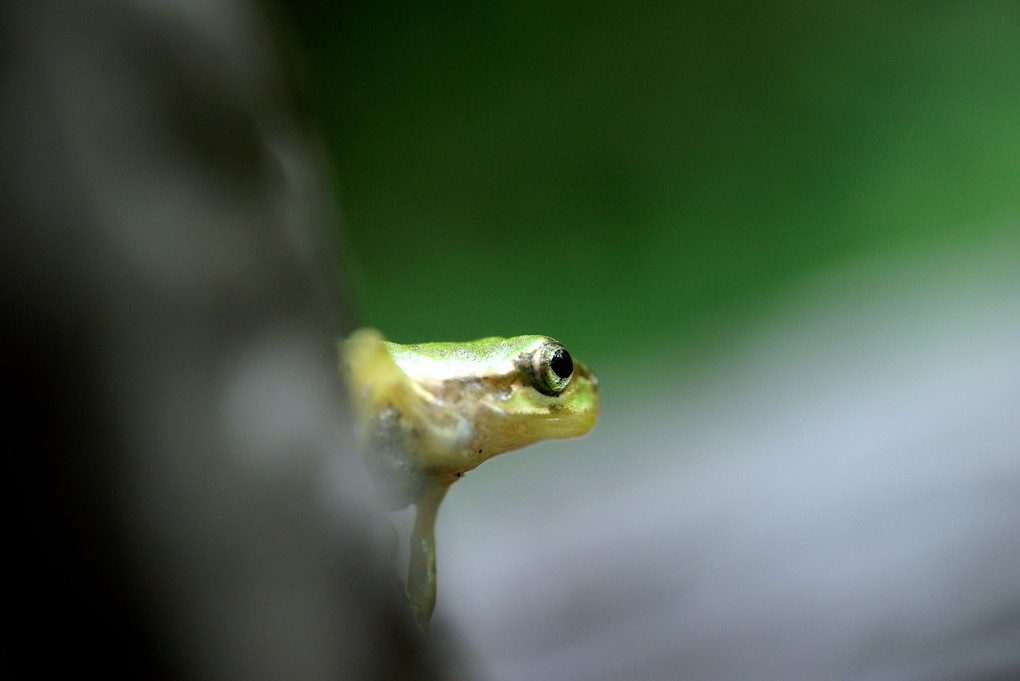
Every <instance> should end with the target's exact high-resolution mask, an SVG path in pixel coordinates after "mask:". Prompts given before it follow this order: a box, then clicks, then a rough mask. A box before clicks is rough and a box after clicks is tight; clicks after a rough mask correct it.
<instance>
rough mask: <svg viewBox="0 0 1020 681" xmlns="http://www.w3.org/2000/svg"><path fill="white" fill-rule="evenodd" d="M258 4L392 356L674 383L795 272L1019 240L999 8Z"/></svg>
mask: <svg viewBox="0 0 1020 681" xmlns="http://www.w3.org/2000/svg"><path fill="white" fill-rule="evenodd" d="M277 4H278V7H277V10H278V12H277V15H278V17H279V18H280V20H281V24H282V26H283V28H284V33H285V35H287V36H289V38H290V39H291V41H292V42H293V43H294V45H293V47H295V52H296V53H297V54H298V56H299V59H298V70H299V76H300V80H301V82H302V83H303V84H304V86H305V87H307V92H306V95H307V100H308V104H309V105H310V109H311V111H312V114H313V117H314V119H315V123H316V125H317V126H318V127H319V128H320V129H321V131H322V133H323V135H324V137H325V142H326V144H327V146H328V148H329V151H330V153H331V156H332V161H333V163H334V164H335V177H336V185H337V190H338V195H339V197H340V203H341V210H342V213H343V218H344V229H345V231H344V234H343V240H344V243H345V247H346V249H347V256H348V263H349V266H350V268H351V275H352V279H353V283H354V288H355V293H356V296H357V300H358V305H359V309H360V316H361V319H360V320H358V321H359V322H360V323H363V324H369V325H373V326H376V327H378V328H380V329H382V330H383V331H384V333H386V334H387V335H388V336H389V337H391V338H392V339H394V340H397V341H401V342H412V341H419V340H426V339H450V340H463V339H468V338H474V337H478V336H484V335H493V334H495V335H513V334H518V333H536V332H537V333H547V334H549V335H553V336H555V337H557V338H559V339H561V340H562V341H564V342H565V343H566V344H567V345H568V347H570V348H571V349H572V351H573V352H574V353H575V355H576V356H578V357H581V358H583V359H584V360H586V361H588V362H589V363H590V364H592V365H593V366H594V367H596V368H599V367H608V366H612V365H615V364H616V363H617V360H624V361H625V360H631V361H629V362H626V363H627V364H630V365H632V366H640V365H643V366H644V368H645V369H646V370H647V373H648V374H649V375H653V374H656V373H658V372H661V371H662V369H663V362H661V361H648V360H650V359H653V358H661V357H666V358H669V359H668V366H669V367H670V368H672V369H677V370H684V371H689V370H691V369H692V368H693V367H696V366H698V365H699V364H703V363H704V362H706V361H711V359H712V358H713V357H718V356H719V353H720V352H723V351H725V348H726V346H727V343H728V342H729V339H732V338H734V337H736V336H739V335H740V334H741V332H742V329H744V328H746V327H749V326H754V325H756V324H760V323H762V322H765V323H767V320H762V319H759V318H758V316H759V315H760V314H761V313H760V312H759V311H760V310H762V309H764V304H765V303H766V302H767V301H769V300H770V299H771V298H772V297H773V296H774V295H776V293H777V292H778V291H781V290H783V288H784V287H785V286H787V285H789V284H790V282H793V281H796V280H798V279H799V278H801V277H803V276H805V275H810V274H811V273H813V272H815V271H820V270H824V269H826V268H830V267H833V266H836V265H838V264H839V263H841V262H843V261H847V260H850V259H853V258H857V257H860V256H862V255H866V254H869V253H883V252H884V253H891V254H893V255H895V254H910V253H913V252H914V251H916V250H918V249H928V248H938V249H947V248H948V249H950V250H955V249H959V250H960V251H961V252H963V251H966V250H967V249H968V247H969V246H970V245H972V244H975V243H979V242H982V241H986V240H990V239H991V240H994V241H996V242H999V243H1002V240H1003V239H1005V243H1006V244H1020V241H1018V240H1017V238H1016V233H1015V232H1016V229H1017V227H1016V225H1017V224H1018V220H1017V218H1018V216H1020V4H1018V3H1016V2H1011V1H1006V2H976V3H950V2H893V3H889V2H858V3H833V2H829V3H818V2H791V1H786V2H746V3H722V2H707V1H700V2H687V3H668V4H667V3H650V4H642V3H610V2H589V3H583V4H569V3H554V2H514V3H505V2H504V3H487V2H481V3H479V2H444V3H403V2H371V3H369V2H334V3H320V2H307V1H302V0H289V1H288V0H279V1H278V3H277ZM932 274H933V276H937V273H932Z"/></svg>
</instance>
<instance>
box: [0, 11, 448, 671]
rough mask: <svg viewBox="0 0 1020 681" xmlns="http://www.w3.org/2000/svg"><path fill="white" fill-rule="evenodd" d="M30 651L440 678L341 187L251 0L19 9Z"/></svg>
mask: <svg viewBox="0 0 1020 681" xmlns="http://www.w3.org/2000/svg"><path fill="white" fill-rule="evenodd" d="M0 55H2V56H0V69H2V71H0V86H2V90H0V112H2V128H0V196H2V201H0V205H2V206H3V223H4V224H3V250H2V253H3V264H2V267H0V276H2V277H3V282H2V283H3V285H2V289H0V290H2V292H3V304H4V359H5V363H4V364H5V374H6V379H5V381H4V384H5V387H6V392H7V398H8V404H9V406H8V407H6V409H5V413H6V415H7V419H8V421H7V426H8V427H7V431H8V432H7V437H8V443H9V444H8V452H9V457H10V459H11V460H13V461H14V462H15V468H14V474H13V475H11V476H10V479H11V480H12V481H13V483H14V485H16V486H17V490H16V493H15V494H13V495H9V496H8V499H10V502H9V503H10V508H9V512H8V516H7V517H8V518H9V519H10V520H11V523H12V525H13V527H14V530H15V537H16V543H15V546H16V550H15V551H14V552H13V553H9V555H11V556H13V559H12V560H11V563H12V564H13V567H14V570H13V574H10V576H9V577H8V579H9V582H8V583H9V585H10V586H12V587H13V588H14V589H15V590H16V591H15V599H14V600H15V601H16V603H15V606H14V608H13V611H12V612H10V615H9V621H10V622H12V623H13V625H14V631H15V632H16V633H15V640H14V642H13V645H12V646H11V650H13V651H14V655H13V659H12V661H11V662H9V663H8V664H9V665H11V668H12V669H16V670H21V672H20V675H23V676H31V677H49V678H61V677H64V676H66V677H71V676H72V675H73V676H79V675H81V674H83V673H86V672H87V671H99V672H101V673H102V675H103V677H104V678H121V677H129V676H130V677H131V678H187V679H203V678H209V679H213V678H295V679H296V678H301V679H318V678H321V679H339V678H366V679H383V678H386V679H390V678H394V679H400V678H416V679H417V678H431V677H432V676H433V675H434V672H433V671H432V669H433V667H432V662H431V660H430V659H429V658H428V657H427V655H426V653H425V652H424V647H423V646H422V645H421V643H420V641H419V639H418V636H417V633H416V631H415V629H414V628H413V624H412V623H411V620H410V617H409V615H408V613H407V612H406V607H405V605H404V603H403V602H402V597H401V594H400V592H399V588H398V586H397V582H396V580H395V579H394V578H393V575H392V570H390V569H383V568H381V567H380V566H381V565H382V561H381V558H380V556H379V555H378V554H377V553H376V551H375V549H374V546H375V543H374V542H373V541H372V538H371V533H369V532H368V531H367V530H366V528H367V527H368V525H369V524H368V522H367V521H366V518H367V517H368V516H367V510H366V509H367V508H368V500H369V499H370V497H369V494H370V490H369V489H368V487H367V486H366V483H365V482H364V479H363V477H362V472H361V466H360V464H359V463H358V462H357V461H356V457H354V456H352V452H351V446H350V444H349V443H350V437H349V434H348V433H347V431H346V426H345V424H346V421H345V417H344V412H343V405H342V403H341V401H340V398H339V395H338V393H337V385H336V378H335V377H336V358H335V349H334V344H333V342H334V341H333V339H334V338H336V337H337V336H338V334H341V333H343V332H344V330H345V326H344V324H343V321H344V320H345V319H346V316H345V313H346V310H345V308H344V307H343V306H342V305H341V301H340V298H339V296H338V295H337V294H336V292H335V291H334V286H335V283H334V281H335V279H336V276H337V272H336V271H334V264H333V263H331V262H329V261H328V260H327V257H328V255H329V254H332V253H336V249H335V248H334V246H333V244H331V243H329V242H328V240H327V237H328V235H329V234H331V233H332V228H333V225H332V221H333V215H332V214H331V212H330V210H331V209H330V206H331V201H330V198H329V196H328V194H327V192H326V190H325V184H324V180H323V172H322V169H321V167H320V159H319V158H317V157H316V155H315V153H314V149H313V147H311V146H310V145H309V143H308V139H307V137H306V135H305V134H304V132H303V131H302V129H301V128H300V127H299V125H298V123H297V121H296V120H295V118H294V117H293V115H292V112H291V110H290V108H289V107H290V102H291V100H292V97H291V94H292V93H291V92H290V91H289V84H288V80H287V74H286V72H285V71H283V70H282V69H281V66H280V64H281V62H280V59H279V55H278V54H277V53H276V47H275V45H274V43H273V40H272V39H271V36H270V35H269V34H267V32H266V30H265V26H264V24H263V22H262V19H261V17H260V16H259V15H258V14H257V13H256V12H255V11H254V9H253V7H252V6H250V5H249V3H246V2H240V1H237V2H215V3H213V2H210V3H167V2H162V1H161V0H138V1H135V2H127V1H120V2H117V1H113V0H110V1H102V0H96V1H92V2H85V3H82V2H70V1H69V2H50V1H34V0H33V1H26V2H8V3H4V4H3V5H2V8H0Z"/></svg>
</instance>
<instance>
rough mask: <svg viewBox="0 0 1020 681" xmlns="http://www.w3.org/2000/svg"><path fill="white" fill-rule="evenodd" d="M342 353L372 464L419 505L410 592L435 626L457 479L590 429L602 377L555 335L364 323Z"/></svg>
mask: <svg viewBox="0 0 1020 681" xmlns="http://www.w3.org/2000/svg"><path fill="white" fill-rule="evenodd" d="M341 353H342V356H343V364H344V369H345V373H346V375H347V378H348V383H349V386H350V389H351V395H352V398H353V405H354V408H355V412H356V414H357V417H358V426H359V431H360V436H361V438H362V441H363V442H364V444H365V445H366V448H367V449H368V451H369V456H368V461H369V464H370V465H369V468H370V470H371V471H372V472H373V475H374V476H375V477H376V478H377V480H378V481H379V482H380V486H381V489H383V491H384V493H385V496H386V500H387V503H388V506H389V507H390V508H403V507H404V506H406V505H408V504H412V503H413V504H415V505H416V507H417V514H416V518H415V526H414V530H413V532H412V535H411V561H410V566H409V568H408V575H407V595H408V600H409V601H410V603H411V609H412V611H413V612H414V615H415V617H416V619H417V620H418V623H419V624H420V625H421V627H422V630H423V631H425V632H426V633H427V632H428V623H429V619H430V617H431V615H432V610H433V607H434V606H435V594H436V569H435V537H434V534H433V529H434V526H435V519H436V513H437V512H438V510H439V504H440V503H441V502H442V500H443V497H444V496H445V495H446V491H447V489H448V488H449V486H450V485H451V484H452V483H453V482H454V481H456V480H457V479H458V478H460V477H461V476H462V475H464V473H465V472H466V471H469V470H471V469H472V468H474V467H476V466H478V465H479V464H480V463H482V462H483V461H485V460H486V459H489V458H491V457H493V456H495V455H497V454H501V453H503V452H506V451H510V450H512V449H518V448H520V447H524V446H525V445H529V444H531V443H533V442H538V441H539V440H545V439H548V438H562V437H574V436H577V435H583V434H585V433H587V432H588V431H589V430H590V429H591V427H592V426H593V425H595V419H596V418H597V416H598V411H599V386H598V379H597V378H596V377H595V375H594V374H592V373H591V371H589V370H588V368H587V367H586V366H584V365H583V364H581V363H580V362H576V361H573V360H572V358H571V357H570V355H569V354H568V353H567V352H566V350H565V349H564V348H563V346H562V345H561V344H560V343H559V342H557V341H555V340H553V339H551V338H549V337H547V336H517V337H514V338H495V337H493V338H483V339H480V340H476V341H471V342H466V343H421V344H417V345H398V344H396V343H390V342H387V341H385V340H383V338H382V336H381V335H380V334H379V332H378V331H375V330H373V329H362V330H360V331H357V332H355V333H354V334H353V335H352V336H351V337H350V338H349V339H348V340H347V341H344V342H343V343H342V347H341Z"/></svg>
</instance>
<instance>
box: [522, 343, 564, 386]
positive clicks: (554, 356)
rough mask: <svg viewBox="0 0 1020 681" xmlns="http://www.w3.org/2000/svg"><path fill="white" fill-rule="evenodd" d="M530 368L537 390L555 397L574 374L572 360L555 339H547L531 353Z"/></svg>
mask: <svg viewBox="0 0 1020 681" xmlns="http://www.w3.org/2000/svg"><path fill="white" fill-rule="evenodd" d="M531 370H532V375H533V376H534V381H535V388H536V389H537V390H538V392H540V393H542V394H543V395H549V396H550V397H557V396H558V395H559V394H560V393H561V392H563V391H564V390H565V389H566V387H567V384H568V383H570V377H571V376H573V375H574V360H573V359H571V357H570V353H569V352H567V349H566V348H564V347H563V346H562V345H560V344H559V343H558V342H557V341H554V340H548V341H546V342H545V343H544V344H543V345H541V346H540V347H539V348H537V349H536V350H535V353H534V354H533V355H532V357H531Z"/></svg>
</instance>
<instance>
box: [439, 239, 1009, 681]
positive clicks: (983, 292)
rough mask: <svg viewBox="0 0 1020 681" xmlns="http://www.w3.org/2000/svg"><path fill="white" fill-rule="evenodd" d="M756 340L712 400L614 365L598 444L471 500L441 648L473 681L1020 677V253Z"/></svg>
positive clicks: (521, 465) (647, 362)
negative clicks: (458, 658)
mask: <svg viewBox="0 0 1020 681" xmlns="http://www.w3.org/2000/svg"><path fill="white" fill-rule="evenodd" d="M1018 233H1020V232H1018ZM759 319H760V320H761V321H760V324H759V326H758V327H757V328H748V329H746V333H745V334H744V335H743V337H742V338H740V339H738V340H737V341H736V342H734V343H733V344H732V350H731V351H730V352H728V353H727V355H726V356H725V357H724V358H723V359H722V360H721V361H720V362H719V364H718V365H717V366H714V367H710V368H708V369H707V373H706V375H707V378H706V376H705V375H703V376H700V377H699V380H697V381H695V386H694V387H690V386H689V385H688V384H687V383H686V382H685V377H684V375H682V374H680V373H677V374H676V376H675V384H676V385H675V390H669V389H666V390H661V389H659V390H657V391H656V392H655V393H654V394H645V395H643V396H642V395H641V393H640V391H638V390H635V389H634V385H640V384H641V383H643V382H647V383H648V384H650V385H651V384H654V385H658V386H663V385H667V386H668V385H669V382H668V381H667V382H665V383H664V382H663V381H662V380H661V377H660V378H658V379H656V381H655V382H654V383H653V382H652V380H651V379H652V377H654V376H657V375H659V374H661V372H663V371H669V370H670V369H669V368H670V367H679V366H683V365H684V360H683V358H680V357H668V356H665V357H664V356H660V355H655V356H647V357H636V358H635V360H634V362H633V363H632V364H631V365H629V366H628V367H625V368H623V369H621V368H619V367H605V368H604V370H603V371H600V367H597V366H596V367H594V368H595V370H596V371H597V372H599V373H600V376H601V377H602V381H603V390H604V393H603V395H604V412H603V417H602V419H601V421H600V423H599V424H598V426H597V427H596V429H595V431H593V433H592V434H591V435H589V436H588V437H587V438H585V439H583V440H577V441H571V442H565V443H560V442H556V443H549V444H544V445H540V446H536V447H534V448H531V449H528V450H526V451H524V452H518V453H512V454H508V455H506V456H504V457H500V458H499V459H496V460H494V461H492V462H489V463H487V464H486V465H485V466H483V467H481V468H480V469H478V470H477V471H475V472H473V473H472V474H471V475H470V476H468V478H467V479H466V481H464V482H462V483H460V484H458V485H457V486H456V487H454V488H453V490H452V491H451V493H450V495H449V496H448V497H447V500H446V503H445V504H444V507H443V509H442V512H441V513H440V518H439V525H438V529H437V541H438V543H439V599H438V608H437V613H436V616H437V624H436V628H435V630H434V631H435V634H436V635H437V636H438V637H440V638H441V637H442V636H443V635H444V631H445V632H446V634H447V635H450V634H449V632H451V631H453V632H456V634H455V635H456V636H458V637H461V638H463V640H464V642H465V643H466V644H467V648H468V650H469V651H470V653H471V654H473V655H474V662H475V664H476V667H477V668H476V669H475V670H474V671H476V672H477V673H479V674H480V675H481V676H483V677H485V678H490V679H493V680H494V681H518V680H520V681H524V680H528V681H533V680H542V681H557V680H559V679H563V680H566V679H572V680H576V679H607V680H608V679H647V680H652V679H685V680H695V679H705V680H709V679H712V680H720V679H722V680H733V679H755V680H761V679H776V680H784V681H794V680H798V679H812V680H817V679H883V680H884V679H969V680H974V679H984V680H989V679H1007V678H1020V238H1006V239H999V240H997V241H995V242H994V243H985V244H984V245H982V246H977V247H974V246H971V247H967V248H959V249H948V248H947V249H946V250H942V251H930V252H925V253H921V252H918V253H897V254H895V255H891V256H888V257H877V256H876V257H871V258H867V259H862V260H859V261H857V262H852V263H848V264H847V265H845V266H844V267H842V268H840V269H839V270H838V271H831V272H827V273H824V274H821V275H818V276H815V277H813V278H811V279H807V280H804V281H802V282H800V283H799V284H798V285H797V286H795V287H793V288H791V289H790V290H789V291H788V292H787V294H786V295H783V296H780V297H779V298H777V299H776V300H775V301H773V303H772V305H771V306H770V307H769V308H768V309H765V310H763V311H762V314H761V316H760V318H759ZM620 382H628V384H629V385H628V386H627V387H624V386H622V385H620ZM630 382H634V383H630ZM624 395H625V396H626V397H624V398H623V400H622V401H621V399H620V398H621V396H624Z"/></svg>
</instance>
